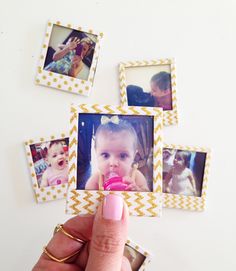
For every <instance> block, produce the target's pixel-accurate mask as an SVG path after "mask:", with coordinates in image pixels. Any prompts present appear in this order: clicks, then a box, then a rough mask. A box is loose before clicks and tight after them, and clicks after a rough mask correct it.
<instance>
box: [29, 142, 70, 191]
mask: <svg viewBox="0 0 236 271" xmlns="http://www.w3.org/2000/svg"><path fill="white" fill-rule="evenodd" d="M68 146H69V138H63V139H57V140H52V141H46V142H42V143H35V144H31V145H29V147H30V152H31V157H32V161H33V167H34V170H35V175H36V179H37V183H38V187H40V188H42V187H48V186H56V185H61V184H65V183H67V182H68Z"/></svg>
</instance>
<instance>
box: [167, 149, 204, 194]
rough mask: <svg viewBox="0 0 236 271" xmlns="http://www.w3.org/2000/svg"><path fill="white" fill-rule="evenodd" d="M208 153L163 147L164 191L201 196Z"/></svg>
mask: <svg viewBox="0 0 236 271" xmlns="http://www.w3.org/2000/svg"><path fill="white" fill-rule="evenodd" d="M205 161H206V153H203V152H195V151H187V150H176V149H170V148H163V192H164V193H171V194H178V195H184V196H195V197H200V196H201V191H202V183H203V176H204V168H205Z"/></svg>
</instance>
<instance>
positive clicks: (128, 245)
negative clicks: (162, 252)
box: [124, 239, 151, 271]
mask: <svg viewBox="0 0 236 271" xmlns="http://www.w3.org/2000/svg"><path fill="white" fill-rule="evenodd" d="M130 249H133V250H135V251H136V252H139V253H140V254H142V255H143V257H144V260H143V263H142V265H141V266H140V267H139V269H138V270H139V271H144V270H145V268H146V267H147V265H148V264H149V263H150V261H151V254H150V253H149V252H148V251H147V250H146V249H144V248H142V247H141V246H140V245H138V244H137V243H135V242H133V241H132V240H130V239H128V240H127V241H126V244H125V252H124V255H126V253H127V254H129V250H130Z"/></svg>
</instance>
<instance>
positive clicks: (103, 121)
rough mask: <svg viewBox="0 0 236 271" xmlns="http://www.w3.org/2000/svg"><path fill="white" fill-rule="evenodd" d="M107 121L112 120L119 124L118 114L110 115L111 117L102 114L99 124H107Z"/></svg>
mask: <svg viewBox="0 0 236 271" xmlns="http://www.w3.org/2000/svg"><path fill="white" fill-rule="evenodd" d="M109 122H112V123H114V124H119V117H118V116H112V117H111V118H109V117H107V116H102V117H101V124H103V125H104V124H107V123H109Z"/></svg>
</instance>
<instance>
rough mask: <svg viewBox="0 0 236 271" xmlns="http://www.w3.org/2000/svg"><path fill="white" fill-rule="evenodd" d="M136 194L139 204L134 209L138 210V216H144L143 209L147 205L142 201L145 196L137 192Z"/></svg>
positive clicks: (136, 200)
mask: <svg viewBox="0 0 236 271" xmlns="http://www.w3.org/2000/svg"><path fill="white" fill-rule="evenodd" d="M135 196H136V197H137V198H136V199H135V200H134V201H135V202H136V203H137V205H138V206H137V207H136V208H134V210H135V211H136V212H137V214H138V216H143V215H144V212H142V211H141V209H142V208H143V207H144V206H145V204H143V203H142V199H143V196H142V195H141V194H140V193H135Z"/></svg>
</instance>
